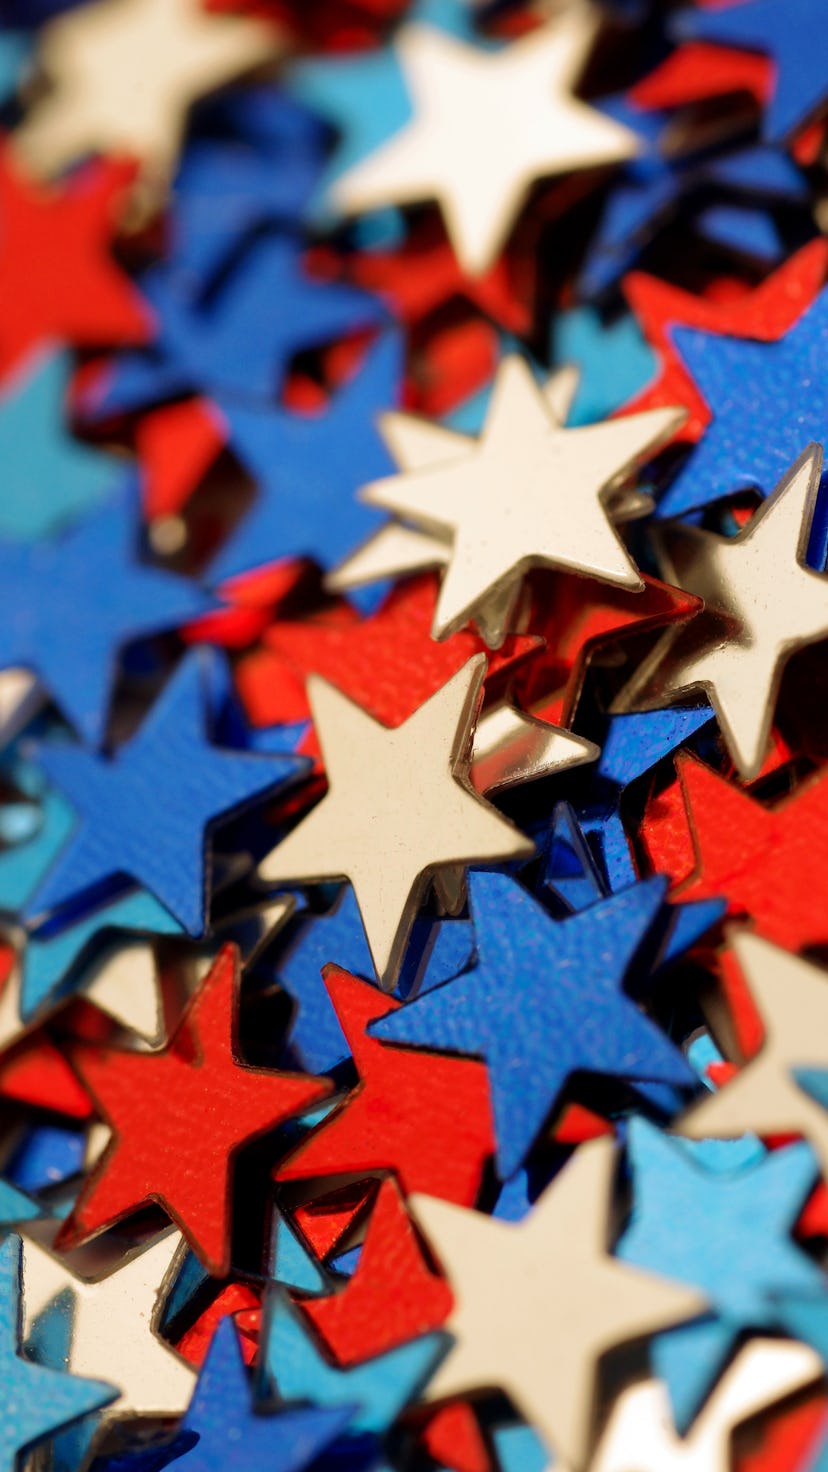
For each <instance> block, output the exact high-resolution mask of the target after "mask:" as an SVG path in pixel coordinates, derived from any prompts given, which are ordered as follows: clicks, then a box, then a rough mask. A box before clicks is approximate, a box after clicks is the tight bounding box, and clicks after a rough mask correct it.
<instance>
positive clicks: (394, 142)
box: [331, 6, 640, 275]
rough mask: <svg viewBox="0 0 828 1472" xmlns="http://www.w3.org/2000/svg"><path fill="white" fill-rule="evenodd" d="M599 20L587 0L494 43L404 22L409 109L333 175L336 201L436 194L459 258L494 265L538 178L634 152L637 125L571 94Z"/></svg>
mask: <svg viewBox="0 0 828 1472" xmlns="http://www.w3.org/2000/svg"><path fill="white" fill-rule="evenodd" d="M595 30H596V19H595V14H594V12H593V10H592V9H591V7H588V6H573V7H571V8H570V9H569V10H568V11H566V12H565V13H563V14H561V15H560V16H558V17H556V19H555V20H554V21H550V22H549V23H548V24H547V25H545V26H542V27H539V28H538V30H536V31H535V32H533V33H532V34H531V35H529V36H526V37H524V38H523V39H521V40H519V41H515V42H513V43H512V44H511V45H510V46H507V47H506V48H504V49H503V50H501V51H494V52H492V51H487V50H484V49H482V48H481V47H478V46H471V45H468V44H466V43H464V42H462V41H459V40H457V39H455V38H453V37H451V36H449V35H446V34H445V33H442V32H440V31H438V30H436V29H432V28H431V27H430V26H424V25H410V26H408V27H406V29H405V30H404V31H403V33H402V35H401V37H400V40H399V43H398V46H397V56H398V58H399V61H400V64H401V66H402V70H403V73H404V76H405V81H406V84H407V86H408V90H409V93H410V95H411V98H412V102H413V105H414V117H413V119H412V120H411V122H410V123H408V125H407V126H406V127H405V128H404V129H403V130H402V131H401V132H399V133H397V134H396V135H395V136H393V137H392V138H391V139H390V140H389V141H388V142H387V143H385V144H384V145H382V146H381V147H380V148H379V149H378V150H377V151H376V152H374V153H371V154H369V155H368V157H367V158H365V159H363V160H362V161H361V162H358V163H357V164H355V165H354V166H353V168H351V169H349V170H348V171H347V172H346V173H345V174H343V175H342V176H341V177H340V178H339V179H338V180H337V182H336V183H335V185H334V186H333V189H332V191H331V192H332V197H333V200H334V203H335V204H336V205H337V207H338V208H340V209H342V210H344V211H346V212H347V213H350V214H353V213H358V212H360V211H362V210H367V209H375V208H381V207H383V206H385V205H388V204H394V203H396V204H406V203H412V202H415V201H418V200H424V199H437V200H438V201H439V203H440V206H441V208H442V211H443V217H444V219H445V222H446V228H447V230H448V233H449V235H450V237H451V240H452V244H453V245H454V249H455V252H456V254H457V257H458V260H459V262H460V264H461V266H462V267H463V268H464V269H465V270H466V271H467V272H468V273H469V274H470V275H480V274H482V273H483V272H485V271H487V270H488V269H489V267H490V266H491V265H492V264H493V263H494V261H495V259H496V257H497V254H498V252H499V251H500V249H501V248H502V246H503V245H504V244H505V242H506V239H507V237H508V235H509V232H510V230H511V228H512V225H513V224H514V221H515V218H516V216H517V214H518V212H519V210H520V208H521V206H522V204H523V202H524V199H525V197H526V194H527V191H528V189H529V187H530V185H531V184H532V183H533V182H534V181H535V180H536V179H539V178H549V177H550V176H552V175H555V174H565V173H569V172H571V171H572V170H575V169H588V168H594V167H597V166H599V165H603V164H614V163H619V162H621V161H622V160H624V159H628V158H632V157H633V156H634V155H635V154H636V153H638V151H639V147H640V145H639V140H638V138H637V137H636V135H635V134H634V133H633V132H632V131H631V129H629V128H626V127H624V126H623V125H621V124H620V123H616V122H615V121H614V120H613V119H612V118H610V117H606V116H604V115H603V114H602V113H601V112H599V111H598V110H597V109H596V108H593V107H589V106H587V105H586V104H585V103H583V102H580V101H579V100H578V99H577V98H576V97H574V96H573V89H574V87H575V84H576V83H577V81H578V79H579V77H580V74H581V71H582V69H583V66H584V63H585V61H586V58H587V55H588V52H589V50H590V47H591V45H592V41H593V37H594V35H595ZM483 161H485V162H483Z"/></svg>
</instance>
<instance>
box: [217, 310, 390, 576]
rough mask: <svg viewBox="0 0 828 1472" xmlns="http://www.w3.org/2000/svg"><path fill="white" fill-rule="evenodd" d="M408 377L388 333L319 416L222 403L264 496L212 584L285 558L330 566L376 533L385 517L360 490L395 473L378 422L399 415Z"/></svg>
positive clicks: (235, 443) (237, 450)
mask: <svg viewBox="0 0 828 1472" xmlns="http://www.w3.org/2000/svg"><path fill="white" fill-rule="evenodd" d="M401 372H402V357H401V350H400V343H399V339H398V338H397V337H396V336H394V335H391V334H387V335H385V336H384V337H382V338H380V340H379V342H377V343H376V344H375V346H374V347H372V348H371V350H370V352H369V354H368V357H367V359H366V361H365V363H364V364H363V366H362V367H361V368H360V370H359V372H358V373H357V375H356V377H355V378H353V379H352V380H351V381H350V382H349V383H347V384H345V386H344V387H343V388H341V389H339V390H338V391H337V393H336V394H335V396H334V397H333V399H332V400H331V402H330V404H329V406H328V407H327V408H326V409H325V411H324V412H323V413H322V414H313V415H310V414H291V413H289V412H288V411H287V410H285V409H278V408H266V407H264V406H261V407H259V406H256V407H253V406H252V405H248V404H245V405H242V404H240V403H238V402H237V401H233V400H230V399H228V398H221V397H220V398H219V399H218V400H217V403H218V405H219V408H220V409H221V411H222V413H223V415H224V418H225V420H226V422H227V426H228V435H229V440H230V444H231V447H232V449H233V452H234V454H235V455H236V457H237V458H238V460H239V461H240V462H241V464H242V465H243V466H244V467H245V469H246V470H247V471H248V472H249V473H250V475H251V476H252V477H253V479H254V481H255V482H256V485H257V487H258V496H257V499H256V501H255V503H254V504H253V506H252V507H251V508H250V510H249V511H248V512H247V513H246V515H245V516H244V518H243V519H242V522H241V525H240V526H239V527H238V528H237V530H236V531H234V532H233V533H232V534H231V537H230V540H229V541H228V543H227V544H226V545H225V546H224V547H223V548H222V550H221V551H220V553H219V554H218V557H217V558H216V559H215V560H214V561H213V563H212V565H211V568H210V573H211V577H212V578H213V580H214V581H217V582H222V581H223V580H224V579H225V578H231V577H234V576H235V575H236V574H237V573H242V572H248V571H250V569H251V568H254V567H261V566H262V565H263V564H264V563H267V562H275V561H277V560H278V559H281V558H284V557H312V558H314V560H315V561H316V562H318V563H319V564H320V565H321V566H322V567H325V568H329V567H333V566H334V564H335V563H337V562H340V561H342V559H343V558H344V557H345V555H346V554H347V553H348V552H351V551H353V549H354V547H355V546H356V545H357V543H358V542H360V541H362V539H363V538H364V537H367V536H368V535H369V533H370V532H372V531H374V530H376V528H377V526H378V525H379V524H380V522H381V520H382V517H381V515H380V514H379V513H377V512H376V511H375V510H373V508H371V507H370V506H364V505H362V504H361V502H359V501H358V500H357V499H356V491H357V490H358V489H359V487H360V486H362V485H365V484H366V483H367V482H368V481H370V480H376V479H379V478H380V477H381V476H384V475H391V474H392V473H393V471H394V468H395V467H394V464H393V461H392V460H391V457H390V455H389V453H388V451H387V450H386V448H385V446H384V444H383V443H382V440H381V439H380V436H379V432H378V430H377V424H376V421H377V416H378V415H379V414H380V413H382V411H383V410H386V409H393V408H394V406H395V404H396V402H397V400H398V397H399V386H400V378H401Z"/></svg>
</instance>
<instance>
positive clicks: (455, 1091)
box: [274, 966, 494, 1206]
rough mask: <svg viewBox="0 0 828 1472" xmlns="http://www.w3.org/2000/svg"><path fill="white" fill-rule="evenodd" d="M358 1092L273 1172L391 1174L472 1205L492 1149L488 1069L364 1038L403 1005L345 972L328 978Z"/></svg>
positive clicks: (301, 1176)
mask: <svg viewBox="0 0 828 1472" xmlns="http://www.w3.org/2000/svg"><path fill="white" fill-rule="evenodd" d="M322 974H323V976H324V978H325V985H326V987H327V988H328V995H329V996H330V999H331V1001H332V1002H333V1005H334V1008H335V1010H336V1015H337V1017H338V1018H339V1021H340V1025H341V1027H342V1031H343V1032H344V1034H345V1037H346V1039H347V1041H348V1047H349V1048H350V1050H351V1053H352V1054H353V1059H354V1063H355V1065H356V1069H357V1072H358V1074H359V1080H360V1081H359V1083H358V1084H357V1086H356V1088H354V1089H352V1091H351V1093H350V1094H349V1095H348V1097H347V1098H346V1099H345V1100H344V1102H343V1103H342V1104H341V1105H340V1106H339V1108H338V1109H336V1110H335V1111H334V1112H333V1113H332V1114H331V1115H329V1116H328V1118H327V1119H324V1120H323V1121H322V1123H321V1124H320V1125H318V1126H317V1127H316V1129H315V1130H314V1131H313V1133H312V1134H311V1135H310V1136H309V1137H308V1139H307V1140H306V1141H305V1142H304V1143H303V1144H302V1145H300V1146H299V1148H298V1150H297V1151H296V1152H295V1154H294V1155H293V1156H291V1157H290V1158H289V1159H288V1161H287V1162H286V1163H285V1164H283V1165H281V1166H280V1167H279V1168H278V1170H276V1171H275V1172H274V1174H275V1176H276V1179H277V1180H279V1181H300V1180H306V1179H307V1178H308V1177H309V1176H326V1175H343V1174H346V1173H347V1174H349V1175H350V1174H353V1175H357V1174H359V1173H363V1172H364V1173H365V1174H367V1173H369V1172H371V1171H380V1170H383V1171H386V1170H393V1171H394V1172H395V1173H396V1176H397V1180H398V1181H399V1184H400V1187H401V1189H402V1190H403V1191H404V1192H405V1194H406V1195H408V1194H409V1193H410V1192H412V1191H425V1192H426V1193H427V1194H428V1195H429V1196H440V1197H442V1199H443V1200H444V1201H455V1202H457V1203H458V1205H460V1206H471V1205H473V1203H474V1201H475V1198H476V1196H477V1191H478V1188H479V1186H480V1179H481V1175H482V1172H483V1167H484V1165H485V1163H486V1160H487V1159H488V1157H489V1156H490V1155H491V1154H492V1152H493V1150H494V1124H493V1121H492V1112H491V1101H490V1098H489V1081H488V1076H487V1074H486V1069H485V1066H484V1064H482V1063H478V1062H477V1061H476V1060H475V1059H468V1058H453V1057H451V1056H449V1055H438V1054H436V1053H426V1052H422V1051H420V1050H415V1049H413V1048H396V1047H391V1046H390V1045H388V1044H386V1043H381V1042H379V1041H377V1040H376V1039H375V1038H371V1037H369V1036H368V1035H367V1032H366V1029H367V1027H368V1024H369V1023H370V1022H373V1021H374V1019H375V1018H377V1017H384V1016H386V1015H387V1014H388V1013H389V1012H393V1011H395V1010H396V1008H397V1007H399V1006H400V1005H401V1003H399V1002H395V1001H392V1000H391V998H390V997H387V996H384V995H383V994H382V992H379V991H377V989H376V987H373V986H371V985H369V983H368V982H366V981H360V980H359V979H358V977H356V976H351V975H350V973H349V972H347V971H343V970H342V969H341V968H340V967H339V966H326V967H324V969H323V973H322Z"/></svg>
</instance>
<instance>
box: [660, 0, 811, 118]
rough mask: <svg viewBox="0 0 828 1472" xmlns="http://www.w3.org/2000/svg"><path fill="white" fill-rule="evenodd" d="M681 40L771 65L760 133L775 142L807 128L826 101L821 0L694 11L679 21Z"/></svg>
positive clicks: (751, 0) (752, 1) (753, 1)
mask: <svg viewBox="0 0 828 1472" xmlns="http://www.w3.org/2000/svg"><path fill="white" fill-rule="evenodd" d="M677 29H678V31H679V34H680V35H681V37H682V39H685V40H694V41H710V42H713V43H714V44H716V45H723V46H735V47H738V48H739V49H740V50H745V51H764V52H766V53H767V54H768V55H769V56H770V57H772V59H773V62H774V74H775V83H774V89H773V96H772V98H771V100H770V103H769V104H768V107H767V110H766V112H765V117H764V123H763V131H764V134H765V136H766V137H767V138H772V139H774V140H775V141H777V142H779V141H781V140H782V139H784V138H787V137H788V135H789V134H790V133H793V132H795V131H796V129H798V128H800V127H801V126H802V124H803V123H806V122H807V121H808V119H809V118H810V117H811V115H812V113H814V112H815V111H816V109H817V108H819V107H820V106H821V105H822V103H823V102H824V101H825V98H826V96H828V80H826V76H825V65H824V59H825V50H826V47H828V11H826V8H825V5H824V4H823V0H786V3H785V4H784V5H780V4H779V0H748V3H746V4H736V5H728V6H722V7H719V6H715V7H713V6H711V7H709V8H708V7H705V8H704V9H699V8H696V9H694V10H692V11H689V12H687V13H685V14H684V15H682V16H681V17H680V20H679V23H678V27H677Z"/></svg>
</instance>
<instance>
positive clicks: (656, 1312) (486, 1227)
mask: <svg viewBox="0 0 828 1472" xmlns="http://www.w3.org/2000/svg"><path fill="white" fill-rule="evenodd" d="M615 1163H616V1156H615V1147H614V1144H613V1142H612V1141H611V1140H607V1139H601V1140H593V1141H591V1142H590V1143H588V1144H585V1145H582V1146H580V1148H579V1149H578V1151H577V1153H576V1155H575V1156H574V1158H573V1159H572V1160H571V1162H570V1163H569V1164H568V1165H567V1166H566V1167H565V1168H564V1170H563V1171H562V1173H561V1174H560V1175H559V1176H558V1177H556V1179H555V1181H554V1182H553V1184H552V1185H551V1186H550V1187H549V1188H548V1189H547V1190H546V1191H545V1192H544V1194H543V1196H542V1197H541V1198H540V1200H539V1201H538V1203H537V1205H536V1206H535V1207H534V1208H533V1210H532V1211H531V1212H530V1214H529V1215H528V1216H527V1217H526V1218H525V1219H524V1220H523V1221H522V1222H521V1223H520V1224H518V1225H515V1224H514V1223H511V1222H502V1221H493V1220H491V1219H490V1218H487V1217H485V1216H482V1215H479V1214H477V1213H476V1212H473V1211H466V1210H464V1209H463V1208H462V1207H458V1206H452V1205H450V1204H449V1203H448V1202H445V1201H438V1200H436V1199H434V1198H432V1197H429V1196H414V1197H412V1200H411V1206H412V1209H413V1211H414V1215H415V1218H416V1220H417V1221H418V1222H419V1224H420V1226H421V1227H422V1229H423V1232H424V1233H425V1236H426V1239H427V1241H428V1242H429V1243H430V1244H431V1246H432V1247H433V1249H434V1251H435V1253H436V1255H437V1257H438V1259H439V1261H440V1263H441V1264H442V1266H443V1268H444V1269H445V1271H446V1274H447V1276H448V1279H449V1284H450V1286H451V1289H452V1292H453V1294H454V1300H455V1302H454V1308H453V1311H452V1313H451V1315H450V1316H449V1319H448V1323H447V1328H448V1330H449V1331H450V1333H451V1334H452V1335H453V1336H454V1344H453V1346H452V1348H451V1350H450V1351H449V1353H448V1355H447V1357H446V1359H445V1360H444V1361H443V1362H442V1364H441V1365H440V1366H439V1367H438V1369H437V1371H436V1373H435V1374H434V1375H433V1376H432V1378H431V1380H430V1382H429V1386H428V1395H429V1397H430V1398H432V1399H438V1398H441V1397H442V1396H451V1395H458V1394H462V1393H464V1392H465V1391H468V1390H473V1389H475V1388H477V1387H489V1386H499V1387H501V1388H502V1389H503V1390H505V1391H506V1393H507V1394H508V1395H509V1396H510V1398H511V1399H512V1400H513V1401H514V1403H515V1406H516V1408H517V1409H518V1410H519V1411H521V1412H522V1413H523V1414H524V1415H525V1416H526V1417H527V1419H528V1420H530V1421H531V1422H532V1423H533V1424H534V1425H535V1426H536V1427H537V1429H538V1430H539V1431H540V1433H541V1434H542V1436H543V1437H544V1440H545V1441H546V1442H547V1443H548V1445H549V1447H550V1448H551V1449H552V1450H554V1452H555V1454H556V1456H558V1457H560V1458H562V1459H568V1460H569V1461H571V1462H572V1463H573V1464H574V1465H575V1466H578V1467H580V1466H583V1465H584V1464H585V1462H586V1460H587V1453H588V1450H589V1443H590V1439H591V1430H592V1412H593V1398H594V1394H595V1389H596V1381H597V1362H598V1359H599V1358H600V1356H602V1355H603V1354H605V1353H606V1352H607V1350H609V1349H611V1348H613V1347H615V1346H616V1345H620V1344H622V1343H624V1342H626V1341H627V1340H630V1339H633V1338H641V1337H642V1336H644V1335H649V1334H652V1333H654V1332H655V1331H656V1330H658V1329H663V1328H665V1327H667V1325H670V1324H675V1323H676V1322H679V1321H682V1320H685V1319H689V1318H694V1317H695V1316H696V1315H697V1314H699V1313H701V1312H702V1311H703V1309H704V1307H705V1299H704V1298H703V1297H702V1296H701V1295H700V1294H699V1293H697V1292H695V1290H693V1289H690V1288H685V1287H682V1286H679V1285H678V1284H676V1283H672V1282H671V1281H670V1280H669V1279H667V1278H661V1277H658V1276H656V1275H655V1274H650V1273H643V1272H641V1271H640V1270H638V1269H634V1268H629V1267H627V1266H626V1265H622V1264H621V1263H619V1262H615V1261H614V1260H613V1259H612V1257H611V1256H610V1254H609V1253H608V1251H607V1235H608V1225H607V1218H608V1212H609V1207H610V1197H611V1190H612V1178H613V1174H614V1171H615Z"/></svg>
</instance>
